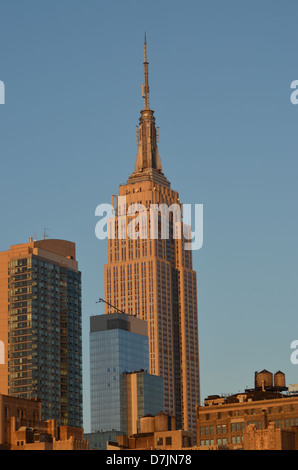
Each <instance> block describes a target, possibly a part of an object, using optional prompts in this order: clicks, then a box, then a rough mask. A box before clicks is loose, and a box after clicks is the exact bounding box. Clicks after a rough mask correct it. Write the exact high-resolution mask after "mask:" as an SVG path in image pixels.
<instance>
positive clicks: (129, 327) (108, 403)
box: [90, 313, 149, 432]
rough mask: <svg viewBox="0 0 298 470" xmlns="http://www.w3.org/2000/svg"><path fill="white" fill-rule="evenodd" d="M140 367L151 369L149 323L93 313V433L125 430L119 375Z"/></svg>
mask: <svg viewBox="0 0 298 470" xmlns="http://www.w3.org/2000/svg"><path fill="white" fill-rule="evenodd" d="M140 369H142V370H148V369H149V354H148V336H147V322H145V321H143V320H140V319H138V318H136V317H134V316H131V315H125V314H121V313H111V314H109V315H96V316H91V317H90V394H91V396H90V399H91V400H90V401H91V432H98V431H100V432H105V431H113V430H114V431H120V430H122V427H123V418H122V419H121V414H122V412H123V410H121V399H120V395H121V392H120V376H121V374H123V373H125V372H134V371H137V370H140ZM122 416H123V415H122Z"/></svg>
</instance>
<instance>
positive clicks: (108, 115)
mask: <svg viewBox="0 0 298 470" xmlns="http://www.w3.org/2000/svg"><path fill="white" fill-rule="evenodd" d="M297 20H298V4H297V1H296V0H287V2H282V1H277V0H275V1H272V0H262V1H259V0H250V1H247V0H246V1H242V0H225V1H222V0H205V1H198V0H192V1H190V0H183V1H182V0H180V1H177V0H163V1H162V2H160V1H155V0H151V1H150V2H148V1H143V0H125V1H123V0H118V1H115V0H88V2H86V1H83V0H63V1H61V0H1V6H0V80H2V81H4V83H5V87H6V104H5V105H1V106H0V124H1V131H0V134H1V138H0V156H1V174H0V204H1V206H0V208H1V233H0V250H6V249H8V247H9V246H10V245H12V244H16V243H22V242H26V241H28V239H29V237H30V236H34V234H35V235H36V236H37V238H42V237H43V231H44V227H46V228H47V234H48V236H49V237H51V238H64V239H68V240H72V241H74V242H76V244H77V257H78V260H79V264H80V269H81V270H82V280H83V339H84V345H83V346H84V347H83V359H84V364H83V365H84V426H85V430H86V432H88V431H89V421H90V419H89V417H90V410H89V388H88V387H89V361H88V356H89V317H90V315H91V314H101V313H104V307H103V305H102V304H96V303H95V302H96V300H97V299H98V298H99V297H103V296H104V278H103V266H104V263H105V262H106V242H105V241H99V240H98V239H97V238H96V237H95V233H94V229H95V224H96V221H97V219H96V218H95V214H94V213H95V208H96V206H97V205H98V204H100V203H104V202H105V203H106V202H108V203H109V202H110V198H111V195H112V194H117V192H118V185H119V184H120V183H125V182H126V180H127V177H128V175H129V174H130V173H131V172H132V171H133V169H134V164H135V157H136V145H135V126H136V124H138V119H139V111H140V109H141V108H142V105H143V102H142V98H141V83H142V81H143V75H142V74H143V65H142V62H143V38H144V32H145V31H146V33H147V43H148V60H149V63H150V65H149V74H150V75H149V78H150V92H151V105H152V108H153V109H154V110H155V116H156V120H157V125H158V126H159V127H160V137H161V141H160V145H159V150H160V155H161V159H162V164H163V169H164V172H165V174H166V176H167V178H168V179H169V180H170V181H171V183H172V187H173V189H175V190H177V191H179V193H180V199H181V201H182V202H184V203H188V204H189V203H192V204H195V203H197V204H204V246H203V248H202V249H201V250H200V251H198V252H194V253H193V256H194V267H195V269H196V271H197V272H198V299H199V335H200V365H201V393H202V399H204V398H205V397H206V396H207V395H208V394H217V393H218V394H221V393H236V392H237V391H238V390H243V389H244V388H245V387H246V386H249V387H251V386H253V374H254V371H255V370H262V369H264V368H266V369H268V370H270V371H272V372H276V371H277V370H278V369H280V370H282V371H283V372H285V374H286V381H287V384H291V383H298V365H296V366H295V365H293V364H291V362H290V354H291V350H290V343H291V342H292V341H293V340H296V339H298V318H297V280H298V279H297V267H298V259H297V240H298V237H297V235H298V233H297V232H298V224H297V192H298V191H297V169H298V167H297V153H298V106H294V105H293V104H291V102H290V94H291V90H290V84H291V82H292V81H293V80H297V79H298V30H297Z"/></svg>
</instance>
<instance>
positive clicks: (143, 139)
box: [129, 33, 169, 185]
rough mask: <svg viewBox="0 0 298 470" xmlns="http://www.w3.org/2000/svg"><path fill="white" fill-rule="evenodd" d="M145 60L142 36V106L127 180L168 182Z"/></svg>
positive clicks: (145, 46)
mask: <svg viewBox="0 0 298 470" xmlns="http://www.w3.org/2000/svg"><path fill="white" fill-rule="evenodd" d="M148 65H149V64H148V62H147V40H146V33H145V38H144V83H143V85H142V96H143V98H144V101H145V102H144V108H143V109H142V110H141V117H140V119H139V126H138V128H137V145H138V153H137V160H136V164H135V171H134V172H133V173H132V174H131V175H130V177H129V182H131V181H136V180H138V181H139V180H140V179H141V180H143V179H148V178H149V179H152V180H154V181H159V182H161V183H163V184H166V185H169V182H168V181H167V179H166V178H165V176H164V175H163V173H162V166H161V161H160V156H159V152H158V145H157V141H158V133H157V130H156V127H155V118H154V111H153V110H152V109H150V104H149V74H148Z"/></svg>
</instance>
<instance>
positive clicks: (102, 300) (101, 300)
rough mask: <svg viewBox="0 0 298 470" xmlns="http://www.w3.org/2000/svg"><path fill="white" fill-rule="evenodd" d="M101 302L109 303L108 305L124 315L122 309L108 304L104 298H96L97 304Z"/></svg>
mask: <svg viewBox="0 0 298 470" xmlns="http://www.w3.org/2000/svg"><path fill="white" fill-rule="evenodd" d="M101 302H104V303H105V304H107V305H109V306H110V307H112V308H114V309H115V310H117V311H118V312H119V313H123V314H124V315H126V313H124V312H122V310H120V309H119V308H117V307H115V305H112V304H110V303H109V302H107V301H106V300H104V299H101V298H100V299H98V301H97V302H96V303H97V304H100V303H101Z"/></svg>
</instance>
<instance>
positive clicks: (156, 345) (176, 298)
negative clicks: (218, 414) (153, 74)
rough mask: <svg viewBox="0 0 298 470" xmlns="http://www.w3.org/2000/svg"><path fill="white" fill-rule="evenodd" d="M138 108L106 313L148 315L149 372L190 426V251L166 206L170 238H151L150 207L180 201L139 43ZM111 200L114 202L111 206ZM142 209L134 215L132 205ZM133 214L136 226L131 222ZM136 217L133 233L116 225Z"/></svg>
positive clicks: (193, 348) (193, 309)
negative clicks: (164, 156) (165, 160)
mask: <svg viewBox="0 0 298 470" xmlns="http://www.w3.org/2000/svg"><path fill="white" fill-rule="evenodd" d="M143 98H144V108H143V109H142V110H141V116H140V119H139V127H138V132H137V135H138V152H137V157H136V163H135V169H134V171H133V173H132V174H131V175H130V176H129V178H128V180H127V183H126V184H124V185H120V186H119V194H118V196H113V198H114V199H116V201H115V200H114V201H113V203H114V205H115V208H116V215H115V220H114V228H115V229H116V230H115V233H116V235H115V236H114V237H108V262H107V264H106V265H105V299H106V301H107V304H106V310H105V313H107V314H109V313H112V312H114V309H113V307H112V306H115V307H116V308H117V309H119V310H121V311H123V312H125V313H126V314H130V315H136V316H137V317H139V318H141V319H143V320H146V321H147V324H148V336H149V365H150V370H149V372H150V373H151V374H154V375H160V376H162V377H163V381H164V409H165V412H166V413H169V414H171V415H174V416H175V417H176V425H177V428H178V429H179V428H180V429H184V430H187V431H192V432H195V429H196V420H195V408H196V405H199V402H200V392H199V390H200V384H199V347H198V312H197V279H196V273H195V272H194V270H193V268H192V251H191V250H188V249H185V240H184V238H183V236H180V237H179V236H177V231H178V233H180V234H181V233H182V230H181V226H182V222H181V226H180V227H179V224H180V222H179V221H178V222H177V221H176V219H175V217H174V216H173V212H169V218H168V232H167V233H168V236H161V233H162V225H163V221H162V215H161V213H160V212H159V213H158V218H157V235H158V236H156V237H152V218H150V208H151V207H161V206H163V207H164V206H167V207H173V205H175V206H177V207H180V206H181V203H180V200H179V194H178V192H176V191H174V190H173V189H172V188H171V184H170V182H169V181H168V180H167V178H166V176H165V175H164V174H163V170H162V165H161V159H160V156H159V152H158V145H157V141H158V136H157V130H156V125H155V117H154V111H153V110H152V109H151V108H150V104H149V79H148V62H147V44H146V39H145V43H144V84H143ZM115 202H116V204H115ZM131 207H134V208H140V207H142V208H144V209H145V211H141V209H140V213H139V214H138V217H137V218H135V215H136V211H134V212H131V211H130V208H131ZM136 219H137V222H138V223H137V224H136V222H135V220H136ZM131 222H135V229H136V230H137V234H136V236H131V234H130V233H129V230H126V231H122V229H121V227H122V226H124V227H127V226H128V225H130V223H131ZM108 304H111V305H108Z"/></svg>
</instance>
